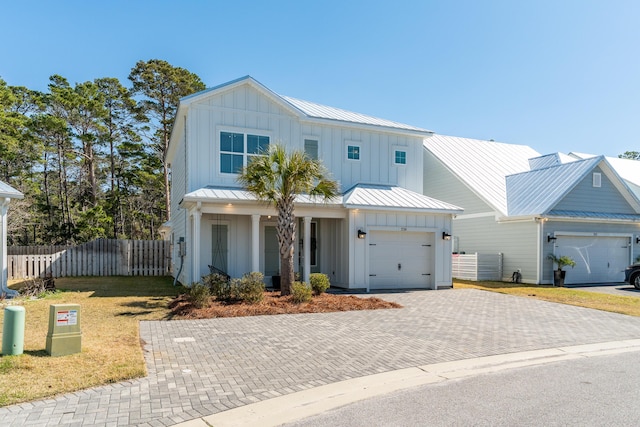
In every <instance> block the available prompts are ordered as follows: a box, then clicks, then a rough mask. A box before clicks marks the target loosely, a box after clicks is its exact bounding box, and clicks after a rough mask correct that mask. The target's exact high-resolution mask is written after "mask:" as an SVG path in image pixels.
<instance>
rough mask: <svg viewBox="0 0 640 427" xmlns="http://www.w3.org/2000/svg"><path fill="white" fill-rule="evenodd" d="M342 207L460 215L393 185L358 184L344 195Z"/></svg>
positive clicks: (456, 209) (443, 204) (455, 208)
mask: <svg viewBox="0 0 640 427" xmlns="http://www.w3.org/2000/svg"><path fill="white" fill-rule="evenodd" d="M344 206H345V207H347V208H352V209H353V208H362V209H367V208H370V209H379V208H382V209H400V210H405V209H409V210H429V211H446V212H456V213H461V212H462V211H463V209H462V208H460V207H458V206H455V205H452V204H451V203H447V202H443V201H441V200H437V199H434V198H432V197H428V196H425V195H423V194H419V193H416V192H414V191H411V190H407V189H406V188H402V187H397V186H393V185H378V184H358V185H356V186H355V187H353V188H351V189H350V190H348V191H347V192H346V193H345V195H344Z"/></svg>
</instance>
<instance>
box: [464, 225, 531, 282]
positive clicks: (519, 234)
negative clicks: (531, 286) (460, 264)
mask: <svg viewBox="0 0 640 427" xmlns="http://www.w3.org/2000/svg"><path fill="white" fill-rule="evenodd" d="M538 226H539V225H538V223H536V222H535V221H533V220H531V221H521V222H515V221H514V222H503V223H498V222H496V221H495V219H494V217H493V216H491V217H482V218H461V219H455V220H454V221H453V236H454V238H455V239H456V240H457V241H458V251H459V252H465V253H480V254H484V253H498V252H500V253H502V254H503V269H502V271H503V275H504V277H503V280H511V275H512V274H513V272H514V271H517V270H518V269H520V270H521V273H522V281H523V282H525V283H535V282H536V281H537V269H538V247H537V245H536V242H537V239H538V237H537V235H538ZM496 248H499V250H496Z"/></svg>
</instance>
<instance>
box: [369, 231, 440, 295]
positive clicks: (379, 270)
mask: <svg viewBox="0 0 640 427" xmlns="http://www.w3.org/2000/svg"><path fill="white" fill-rule="evenodd" d="M369 242H370V243H369V288H371V289H403V288H430V287H431V284H432V274H433V265H434V255H433V254H434V251H433V242H434V234H433V233H412V232H395V231H393V232H392V231H371V232H370V241H369Z"/></svg>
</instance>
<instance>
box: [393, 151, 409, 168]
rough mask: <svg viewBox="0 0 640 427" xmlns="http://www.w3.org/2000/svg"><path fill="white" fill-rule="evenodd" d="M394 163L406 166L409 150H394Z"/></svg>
mask: <svg viewBox="0 0 640 427" xmlns="http://www.w3.org/2000/svg"><path fill="white" fill-rule="evenodd" d="M393 164H394V165H401V166H404V165H406V164H407V152H406V151H405V150H393Z"/></svg>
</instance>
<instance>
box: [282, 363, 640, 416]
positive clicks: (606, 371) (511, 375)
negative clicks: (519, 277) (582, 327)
mask: <svg viewBox="0 0 640 427" xmlns="http://www.w3.org/2000/svg"><path fill="white" fill-rule="evenodd" d="M639 360H640V352H637V351H636V352H629V353H623V354H616V355H609V356H598V357H590V358H584V359H578V360H571V361H563V362H555V363H550V364H546V365H539V366H534V367H527V368H516V369H512V370H507V371H501V372H498V373H493V374H485V375H479V376H475V377H471V378H466V379H460V380H456V381H446V382H443V383H438V384H432V385H427V386H420V387H417V388H412V389H407V390H404V391H401V392H396V393H393V394H389V395H383V396H380V397H376V398H372V399H369V400H365V401H361V402H358V403H354V404H351V405H348V406H346V407H342V408H338V409H336V410H333V411H329V412H326V413H324V414H321V415H318V416H314V417H310V418H307V419H304V420H301V421H299V422H296V423H292V424H286V426H288V427H302V426H304V427H324V426H345V427H349V426H354V427H355V426H358V427H360V426H368V427H374V426H376V427H377V426H394V427H397V426H471V425H473V426H515V425H517V426H637V425H640V408H639V405H640V402H639V401H638V394H639V391H640V364H639V363H638V361H639Z"/></svg>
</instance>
